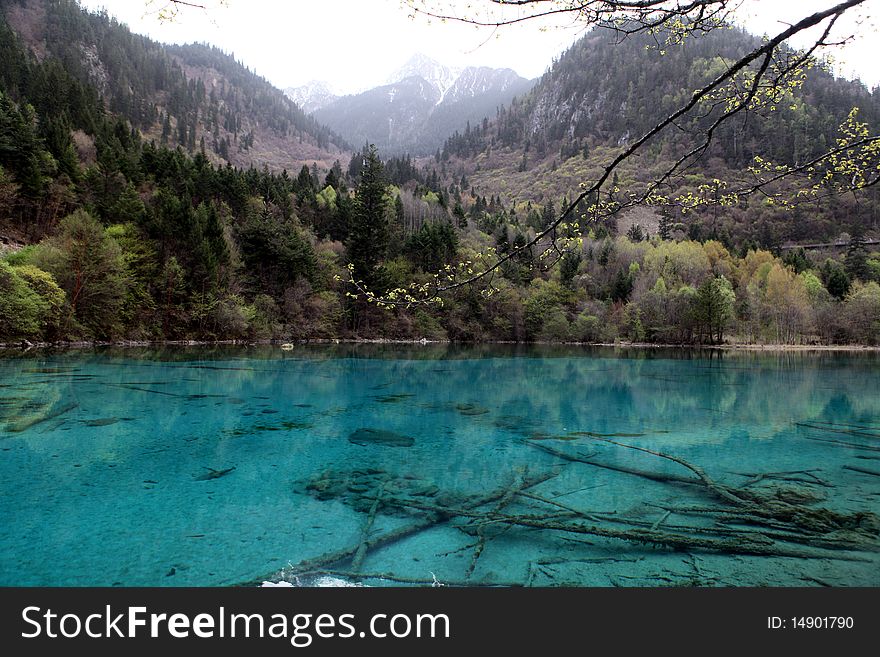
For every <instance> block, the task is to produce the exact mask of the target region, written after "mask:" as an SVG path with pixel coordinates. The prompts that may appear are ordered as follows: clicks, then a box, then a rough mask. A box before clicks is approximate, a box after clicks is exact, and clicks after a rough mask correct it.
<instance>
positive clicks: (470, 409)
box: [455, 404, 489, 417]
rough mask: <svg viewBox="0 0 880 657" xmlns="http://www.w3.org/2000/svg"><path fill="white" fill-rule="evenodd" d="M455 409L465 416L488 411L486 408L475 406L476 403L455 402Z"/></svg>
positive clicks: (483, 413)
mask: <svg viewBox="0 0 880 657" xmlns="http://www.w3.org/2000/svg"><path fill="white" fill-rule="evenodd" d="M455 410H456V411H458V412H459V413H460V414H461V415H464V416H466V417H470V416H474V415H485V414H486V413H488V412H489V409H488V408H484V407H482V406H477V405H476V404H456V405H455Z"/></svg>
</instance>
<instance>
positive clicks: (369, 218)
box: [346, 145, 389, 289]
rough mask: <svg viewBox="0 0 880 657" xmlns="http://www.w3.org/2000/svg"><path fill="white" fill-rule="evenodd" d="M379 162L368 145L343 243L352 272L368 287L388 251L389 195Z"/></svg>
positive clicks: (377, 280)
mask: <svg viewBox="0 0 880 657" xmlns="http://www.w3.org/2000/svg"><path fill="white" fill-rule="evenodd" d="M386 187H387V185H386V182H385V176H384V170H383V166H382V161H381V160H380V159H379V154H378V152H377V151H376V147H375V146H373V145H370V147H369V148H368V150H367V152H366V155H365V157H364V166H363V171H362V172H361V180H360V183H359V184H358V187H357V192H356V193H355V198H354V207H353V209H352V216H351V226H350V230H349V235H348V243H347V245H346V247H347V252H348V261H349V262H350V263H351V264H352V265H354V275H355V278H356V279H357V280H362V281H364V283H365V284H366V285H367V286H368V287H369V288H371V289H373V288H375V287H376V285H378V284H380V283H381V279H382V276H381V273H380V271H379V265H380V264H381V262H382V260H383V259H384V257H385V253H386V252H387V250H388V241H389V226H388V214H387V210H388V198H387V196H386Z"/></svg>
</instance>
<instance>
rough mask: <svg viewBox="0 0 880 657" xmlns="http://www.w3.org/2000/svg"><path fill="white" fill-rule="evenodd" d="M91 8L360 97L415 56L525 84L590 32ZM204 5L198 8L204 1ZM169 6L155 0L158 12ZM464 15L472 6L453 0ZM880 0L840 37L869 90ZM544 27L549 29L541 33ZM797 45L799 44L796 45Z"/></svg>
mask: <svg viewBox="0 0 880 657" xmlns="http://www.w3.org/2000/svg"><path fill="white" fill-rule="evenodd" d="M81 1H82V4H83V5H85V6H86V7H88V8H91V9H97V8H100V7H104V8H106V9H107V11H108V13H110V14H111V15H114V16H116V17H117V18H118V19H119V20H121V21H122V22H124V23H126V24H128V26H129V27H131V29H132V30H134V31H135V32H139V33H141V34H148V35H149V36H151V37H153V38H154V39H157V40H159V41H164V42H173V43H187V42H192V41H202V42H208V43H211V44H214V45H216V46H219V47H220V48H222V49H224V50H225V51H227V52H234V53H235V56H236V58H237V59H239V61H242V62H243V63H244V64H246V65H247V66H249V67H250V68H251V69H252V70H255V71H256V72H257V73H258V74H260V75H262V76H264V77H266V78H267V79H268V80H269V81H270V82H272V83H273V84H275V85H276V86H278V87H281V88H284V87H289V86H298V85H301V84H304V83H306V82H308V81H309V80H313V79H319V80H326V81H328V82H330V83H331V84H332V85H333V86H334V87H335V89H336V90H337V91H339V92H343V93H351V92H354V91H358V90H361V89H366V88H369V87H372V86H375V85H378V84H381V83H383V82H385V81H386V80H387V78H388V76H389V74H391V73H392V72H393V71H394V70H396V69H397V68H399V67H400V66H401V65H402V64H403V63H404V61H405V60H406V59H408V58H409V57H410V56H411V55H412V54H414V53H416V52H421V53H424V54H426V55H428V56H430V57H433V58H434V59H436V60H438V61H440V62H442V63H444V64H447V65H450V66H469V65H487V66H494V67H509V68H512V69H514V70H515V71H517V72H518V73H519V74H520V75H523V76H525V77H529V78H532V77H537V76H539V75H541V74H542V73H543V72H544V70H545V69H546V68H547V66H548V65H549V64H550V63H551V61H552V59H553V57H554V56H555V55H557V54H559V53H560V52H562V51H563V50H565V48H567V47H568V46H569V45H570V44H571V43H572V42H573V41H574V40H575V39H577V38H578V37H579V36H581V35H582V34H583V28H582V27H581V26H578V25H577V24H573V23H571V21H568V22H566V21H565V20H560V19H556V20H555V21H553V22H549V23H548V22H545V23H544V24H543V26H542V25H540V24H538V23H536V22H532V21H526V22H524V23H522V24H520V25H519V26H516V27H507V28H503V29H501V30H497V31H495V32H493V31H492V30H489V29H487V28H482V29H478V28H475V27H473V26H470V25H463V24H459V23H454V22H446V23H441V22H438V21H432V22H429V21H427V20H426V19H425V18H415V19H412V18H410V16H409V11H408V10H407V9H406V7H404V6H403V5H402V3H401V2H400V0H229V2H228V6H226V7H221V8H214V6H215V5H216V4H217V1H218V0H207V4H209V5H211V6H212V9H211V10H210V11H209V12H204V11H201V10H197V9H193V10H186V11H184V12H182V13H181V14H180V15H179V16H178V17H177V19H176V20H175V21H174V22H160V21H159V20H158V18H157V16H156V14H155V11H152V12H151V11H150V9H151V8H150V7H148V6H147V0H81ZM196 1H198V0H196ZM163 4H164V2H163V0H156V2H154V3H153V6H152V9H156V8H157V7H160V6H162V5H163ZM445 4H446V6H447V7H450V6H451V7H452V11H456V6H457V7H461V9H459V10H458V11H460V12H461V13H462V14H463V13H464V12H465V11H466V9H464V7H466V6H467V5H468V4H474V5H479V4H480V3H479V2H468V0H448V1H447V2H446V3H445ZM829 4H833V3H831V2H829V0H760V2H759V0H745V6H744V7H743V9H742V10H741V13H740V15H741V16H742V21H743V23H744V24H745V25H746V26H747V27H748V28H749V29H750V30H751V31H753V32H756V33H758V34H764V33H772V34H775V33H776V32H778V31H780V30H781V29H784V28H785V25H784V24H783V23H782V22H780V21H785V22H787V23H792V22H796V21H797V20H798V19H800V18H803V17H804V16H807V15H809V14H811V13H812V12H813V11H816V10H817V9H819V8H824V7H827V6H829ZM874 17H876V18H877V19H880V0H869V2H868V6H867V8H866V9H865V10H862V11H861V13H860V15H859V16H858V18H859V19H860V20H861V21H863V22H862V23H861V24H857V23H856V22H855V20H854V19H851V20H849V21H848V22H847V24H846V25H842V26H841V28H840V30H838V33H839V34H840V35H841V36H844V35H846V36H848V35H849V34H851V33H853V32H859V33H861V34H863V35H866V36H865V37H863V38H861V39H857V40H856V41H855V42H854V43H853V44H851V45H849V46H847V47H846V49H845V50H844V51H842V52H840V53H839V54H838V55H837V56H836V59H837V61H838V71H839V72H840V73H841V74H844V75H847V76H848V77H852V76H858V77H860V78H861V79H862V80H863V81H864V82H865V83H866V84H867V85H868V86H869V87H872V86H874V85H876V84H878V83H880V66H878V62H880V40H878V39H877V37H876V32H877V22H878V21H877V20H876V19H875V18H874ZM542 27H544V28H545V29H541V28H542ZM795 45H797V44H795Z"/></svg>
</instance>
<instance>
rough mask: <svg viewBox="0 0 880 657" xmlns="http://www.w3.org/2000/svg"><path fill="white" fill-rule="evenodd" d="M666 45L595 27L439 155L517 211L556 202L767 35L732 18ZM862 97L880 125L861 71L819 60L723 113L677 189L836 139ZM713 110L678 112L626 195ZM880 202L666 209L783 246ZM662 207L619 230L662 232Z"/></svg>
mask: <svg viewBox="0 0 880 657" xmlns="http://www.w3.org/2000/svg"><path fill="white" fill-rule="evenodd" d="M659 41H660V42H661V43H662V39H660V40H659ZM657 43H658V40H657V39H656V38H655V37H652V36H650V35H636V36H631V37H629V38H626V39H622V40H621V39H620V38H619V35H618V34H617V33H616V32H615V31H613V30H601V29H596V30H593V31H592V32H590V33H589V34H588V35H587V36H586V37H585V38H583V39H581V40H580V41H578V42H577V43H576V44H575V45H573V46H572V47H571V48H570V49H569V50H568V51H567V52H565V53H564V54H563V55H562V56H561V57H560V58H559V60H558V61H557V62H556V63H555V64H554V66H552V67H551V68H550V70H549V71H548V72H547V73H546V74H545V75H544V77H543V78H541V80H540V81H539V82H538V84H537V85H536V86H535V88H534V89H533V90H532V92H531V93H529V94H527V95H526V96H524V97H523V98H521V99H519V100H518V101H516V102H514V103H513V104H512V105H511V106H510V107H507V108H504V109H501V110H500V111H499V112H498V113H497V115H496V116H495V117H490V120H489V121H486V122H483V123H482V124H480V125H473V126H470V128H469V129H468V130H467V131H465V132H458V133H455V134H453V135H452V136H451V137H450V138H449V139H448V140H447V141H446V143H445V145H444V147H443V149H442V152H441V158H440V159H441V162H440V163H441V164H443V166H444V168H445V169H446V170H448V171H449V172H450V175H451V177H454V178H456V179H457V178H460V177H461V176H462V175H465V176H467V177H468V179H469V181H470V183H471V185H473V186H474V187H475V188H476V189H477V190H478V191H479V192H480V194H481V195H486V196H500V197H501V198H502V199H505V200H506V201H507V202H509V203H515V204H516V206H517V209H518V210H520V209H521V208H522V207H524V206H526V204H527V203H528V202H529V201H531V203H532V204H533V205H534V204H535V203H539V204H544V203H547V202H553V203H554V204H555V207H557V208H558V207H559V204H560V202H561V201H562V199H563V198H564V197H566V196H568V197H571V196H572V195H573V194H572V191H573V190H577V188H578V184H579V183H581V182H583V181H589V180H595V179H596V178H597V177H598V175H599V173H600V172H601V170H602V168H603V167H604V166H605V164H606V163H607V162H608V161H609V159H611V158H613V157H614V156H615V155H616V154H617V153H619V152H620V151H621V150H622V148H624V147H625V146H626V145H627V144H629V143H630V142H631V141H632V140H635V139H636V138H638V137H640V136H641V135H642V134H644V133H646V132H647V131H649V130H650V129H651V128H652V127H654V126H655V125H657V123H659V122H660V121H661V120H662V119H663V118H664V117H666V116H667V115H668V114H669V113H671V112H672V111H673V110H674V109H675V108H676V107H678V106H680V105H681V103H682V102H683V101H684V100H686V99H687V98H688V97H689V94H691V93H692V92H693V90H694V89H696V88H698V87H699V86H701V85H703V84H705V83H706V82H708V81H709V80H711V79H713V78H714V77H715V76H716V75H718V73H719V72H720V71H723V70H724V69H725V67H727V66H729V65H730V63H731V62H732V61H734V60H735V59H736V58H738V57H740V56H742V54H743V53H745V52H748V50H749V49H750V48H753V47H754V46H755V45H759V44H760V39H759V38H758V37H755V36H752V35H750V34H748V33H746V32H744V31H742V30H740V29H725V30H717V31H713V32H710V33H708V34H705V35H702V36H700V38H693V39H687V40H686V41H685V42H684V43H683V44H681V45H670V46H668V47H665V48H664V49H663V51H662V54H661V53H660V52H658V51H659V48H658V46H657ZM853 107H858V108H859V113H858V120H859V121H863V122H865V123H867V124H868V125H870V126H874V127H876V126H877V125H878V124H880V92H878V90H876V89H875V90H874V91H873V92H869V91H868V90H867V89H866V88H865V86H864V85H863V84H861V83H860V82H852V81H847V80H843V79H835V78H834V77H833V76H832V75H831V74H830V73H827V72H825V71H823V70H821V69H819V68H816V69H813V70H812V71H811V72H810V73H809V75H808V77H807V79H806V80H805V82H804V84H803V86H802V87H801V88H800V89H799V90H796V91H795V92H794V93H793V94H789V95H788V96H787V97H786V98H784V99H783V102H781V103H779V104H778V106H774V107H773V111H768V112H766V113H765V114H764V115H763V116H760V117H758V116H755V115H751V114H750V115H743V116H742V117H739V118H736V119H735V120H731V121H728V122H725V123H724V124H722V125H721V126H720V127H719V128H718V129H717V130H716V132H715V136H714V141H713V144H712V147H711V149H710V150H709V151H708V153H706V154H705V155H704V156H703V157H702V158H701V159H700V161H699V162H698V163H697V164H696V166H693V167H690V168H689V169H687V170H685V171H683V172H682V175H680V176H679V177H677V178H676V179H674V180H673V181H672V183H673V185H672V187H671V189H669V190H668V192H667V193H668V194H669V195H670V196H672V197H677V196H680V195H687V194H688V193H695V192H696V191H697V190H698V188H699V187H700V186H701V185H706V184H709V185H711V184H712V183H713V181H714V180H716V179H717V180H721V181H725V182H726V181H730V182H731V183H732V182H733V181H737V180H743V179H744V172H745V171H746V170H747V168H748V167H749V166H750V165H751V164H752V163H753V161H754V158H755V156H760V157H762V158H764V159H765V160H768V161H772V162H775V163H781V164H795V163H802V162H807V161H809V160H811V159H812V158H814V157H816V156H818V155H819V154H821V153H823V152H825V151H826V150H827V148H828V146H829V145H833V144H835V143H836V140H837V139H838V137H839V136H840V135H839V127H840V125H841V124H842V123H843V122H844V121H845V120H846V119H847V116H848V115H849V113H850V111H851V110H852V108H853ZM716 117H717V112H716V113H712V112H706V113H703V114H700V113H694V114H692V115H689V116H688V117H685V118H684V119H683V120H682V121H680V122H678V123H677V126H678V127H679V128H680V129H679V130H678V131H676V132H674V133H669V135H667V136H666V138H664V139H662V140H660V141H657V142H654V143H652V145H651V148H650V149H647V150H645V151H644V152H643V153H642V155H641V156H640V157H639V158H638V159H637V160H633V161H631V162H630V163H628V164H627V165H625V166H624V168H623V169H622V170H621V172H620V173H619V174H618V175H617V177H616V178H615V180H614V181H613V182H614V184H613V185H612V187H616V188H618V190H619V191H618V196H619V197H620V198H626V197H627V195H628V194H629V193H641V192H642V191H643V190H644V189H645V188H646V185H647V184H648V183H649V181H651V180H653V179H654V178H655V177H656V176H657V175H658V173H659V172H660V171H662V170H663V169H664V168H665V167H667V166H669V165H670V164H671V163H672V162H674V161H675V160H676V159H678V158H679V157H681V156H682V154H683V153H685V152H687V151H688V150H689V149H691V148H693V146H694V141H693V137H692V135H694V134H699V132H700V131H699V128H701V127H702V128H704V127H705V126H706V125H708V124H710V123H711V122H712V121H713V120H714V119H715V118H716ZM745 179H746V180H748V177H747V176H746V177H745ZM730 186H731V188H733V184H731V185H730ZM878 208H880V196H878V193H877V191H876V190H874V191H870V190H869V191H867V192H864V193H863V194H862V196H861V197H860V198H854V197H852V196H850V197H837V198H834V199H832V200H828V201H826V202H821V203H818V204H816V205H814V206H813V207H811V208H809V210H807V211H804V212H800V213H798V214H797V215H796V216H792V214H791V213H790V212H787V211H784V210H782V209H780V208H778V207H773V206H770V205H768V204H766V203H763V202H762V200H761V199H758V198H755V199H751V200H750V201H749V202H745V201H744V202H743V203H742V204H740V205H739V206H737V207H733V208H729V209H727V211H725V212H720V213H719V212H717V208H716V209H712V211H709V210H706V211H704V212H697V213H692V214H690V215H689V216H688V217H686V218H685V217H683V216H682V214H681V212H680V210H677V209H675V208H673V209H671V210H670V211H669V212H667V213H666V214H667V215H669V216H668V217H667V219H668V220H671V222H672V223H674V224H677V225H679V226H680V228H681V229H682V231H683V234H684V235H686V236H688V237H690V238H692V239H698V240H699V239H717V240H720V241H722V242H723V243H724V244H726V245H727V246H729V247H737V248H738V247H741V246H743V245H753V246H762V247H764V248H776V247H778V246H780V245H782V244H785V243H786V242H795V243H798V242H808V241H820V242H822V241H828V240H830V239H831V238H836V237H837V236H838V235H839V234H840V233H842V232H847V233H852V232H854V231H857V230H862V231H872V230H873V231H876V230H877V229H878V228H880V210H878ZM660 218H661V214H660V212H659V211H655V212H654V213H653V216H651V215H650V214H648V215H645V213H642V215H641V216H640V217H634V218H631V219H626V218H623V219H622V224H621V226H619V228H620V230H621V232H624V233H625V232H626V231H627V230H628V228H629V227H630V226H631V225H632V223H633V222H636V223H638V222H641V224H642V227H643V228H645V229H647V230H648V231H649V232H651V233H656V232H657V229H658V224H659V221H660ZM612 228H614V227H612Z"/></svg>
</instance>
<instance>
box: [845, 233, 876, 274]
mask: <svg viewBox="0 0 880 657" xmlns="http://www.w3.org/2000/svg"><path fill="white" fill-rule="evenodd" d="M844 264H845V266H846V273H847V274H848V275H849V277H850V279H851V280H860V281H867V280H869V278H870V275H871V270H870V269H869V268H868V245H867V244H866V242H865V234H864V232H863V231H862V229H861V227H858V228H856V230H854V231H853V234H852V237H851V238H850V240H849V246H848V247H847V249H846V260H845V262H844Z"/></svg>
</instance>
